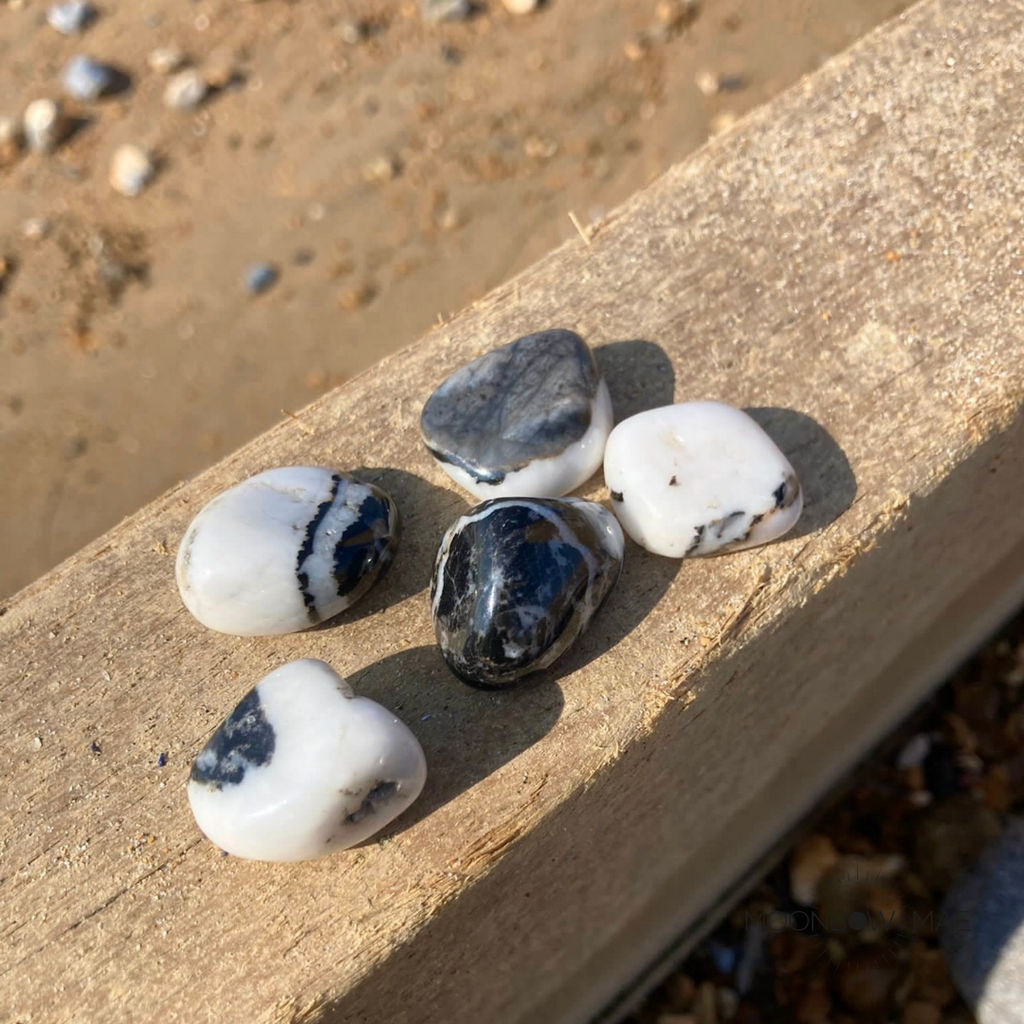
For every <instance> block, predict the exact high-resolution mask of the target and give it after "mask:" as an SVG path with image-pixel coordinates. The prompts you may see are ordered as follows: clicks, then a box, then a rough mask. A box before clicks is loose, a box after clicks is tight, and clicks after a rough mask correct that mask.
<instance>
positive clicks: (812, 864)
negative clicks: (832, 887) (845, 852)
mask: <svg viewBox="0 0 1024 1024" xmlns="http://www.w3.org/2000/svg"><path fill="white" fill-rule="evenodd" d="M838 861H839V851H838V850H837V849H836V848H835V846H834V845H833V843H832V840H831V839H829V838H828V836H821V835H810V836H805V837H804V838H803V839H801V840H800V842H799V843H797V845H796V847H795V848H794V850H793V852H792V854H790V858H789V891H790V895H791V896H792V897H793V899H794V900H795V901H796V902H797V903H799V904H800V905H801V906H803V907H809V906H811V905H812V904H813V903H814V902H815V901H816V900H817V898H818V887H819V886H820V885H821V881H822V879H823V878H824V877H825V874H826V873H827V872H828V871H830V870H831V869H832V868H833V867H835V865H836V864H837V863H838Z"/></svg>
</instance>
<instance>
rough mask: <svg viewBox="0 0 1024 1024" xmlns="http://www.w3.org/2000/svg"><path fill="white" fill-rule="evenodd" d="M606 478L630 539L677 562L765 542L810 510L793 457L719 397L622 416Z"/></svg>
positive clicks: (607, 460)
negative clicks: (627, 417)
mask: <svg viewBox="0 0 1024 1024" xmlns="http://www.w3.org/2000/svg"><path fill="white" fill-rule="evenodd" d="M604 478H605V482H606V483H607V485H608V488H609V490H610V491H611V496H612V507H613V509H614V510H615V514H616V515H617V516H618V517H619V522H621V523H622V525H623V527H624V528H625V530H626V532H627V533H628V534H629V535H630V537H632V538H633V540H635V541H636V542H637V544H640V545H641V546H642V547H645V548H647V550H648V551H653V552H654V553H655V554H657V555H667V556H669V557H670V558H683V557H686V556H689V555H712V554H719V553H722V552H725V551H739V550H740V549H742V548H750V547H754V546H756V545H758V544H765V543H767V542H768V541H770V540H775V539H776V538H777V537H781V536H782V535H783V534H784V533H786V531H787V530H790V529H792V527H793V526H794V525H795V523H796V521H797V520H798V519H799V518H800V512H801V510H802V508H803V495H802V493H801V491H800V483H799V481H798V480H797V477H796V473H795V472H794V471H793V467H792V466H791V465H790V464H789V460H788V459H787V458H786V456H785V455H783V454H782V452H781V451H779V449H778V447H777V446H776V444H775V442H774V441H773V440H772V439H771V438H770V437H769V436H768V435H767V434H766V433H765V432H764V431H763V430H762V429H761V427H760V426H758V424H757V423H756V422H755V421H754V420H753V419H751V417H750V416H748V415H747V414H746V413H745V412H742V411H741V410H739V409H734V408H733V407H732V406H730V405H724V404H722V403H721V402H681V403H680V404H678V405H667V406H664V407H662V408H660V409H649V410H648V411H647V412H641V413H638V414H637V415H636V416H631V417H630V418H629V419H627V420H623V421H622V422H621V423H620V424H619V425H618V426H617V427H616V428H615V429H614V430H613V431H612V433H611V436H610V437H609V438H608V444H607V446H606V448H605V452H604Z"/></svg>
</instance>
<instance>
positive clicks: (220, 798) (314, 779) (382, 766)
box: [188, 658, 427, 861]
mask: <svg viewBox="0 0 1024 1024" xmlns="http://www.w3.org/2000/svg"><path fill="white" fill-rule="evenodd" d="M426 777H427V764H426V759H425V758H424V756H423V749H422V748H421V747H420V744H419V741H418V740H417V739H416V737H415V736H413V734H412V733H411V732H410V731H409V728H408V727H407V726H406V725H405V723H404V722H402V721H401V720H400V719H398V718H396V717H395V716H394V715H393V714H392V713H391V712H390V711H388V709H387V708H385V707H382V706H381V705H380V704H378V703H377V702H376V701H372V700H370V699H369V698H368V697H356V696H354V695H353V693H352V688H351V687H350V686H349V684H348V683H347V682H346V681H345V680H344V679H342V678H341V676H339V675H338V674H337V673H336V672H335V671H334V670H333V669H331V667H330V666H329V665H325V664H324V663H323V662H322V661H317V660H315V659H312V658H304V659H302V660H301V661H292V662H289V663H288V664H287V665H282V666H281V668H279V669H276V670H275V671H273V672H271V673H270V674H269V675H268V676H266V677H265V678H264V679H263V680H261V681H260V682H259V683H258V684H257V685H256V687H255V688H254V689H252V690H251V691H250V692H249V693H248V694H247V695H246V697H245V698H244V699H243V700H242V702H241V703H240V704H239V705H238V707H236V708H235V710H234V711H233V712H232V713H231V715H230V716H229V717H228V718H227V719H225V721H224V722H223V723H222V724H221V726H220V728H219V729H218V730H217V732H216V733H214V735H213V737H212V738H211V739H210V742H209V743H207V745H206V746H205V747H204V748H203V749H202V750H201V751H200V752H199V754H198V755H197V756H196V759H195V762H194V763H193V766H192V775H191V778H190V780H189V784H188V800H189V804H190V805H191V807H192V813H193V814H194V815H195V819H196V823H197V824H198V825H199V827H200V828H201V829H202V830H203V832H204V833H205V834H206V836H207V837H208V838H209V839H210V840H211V841H212V842H214V843H216V844H217V846H219V847H220V848H221V849H222V850H226V851H227V852H228V853H233V854H235V856H237V857H245V858H246V859H248V860H264V861H296V860H310V859H312V858H314V857H321V856H323V855H324V854H327V853H333V852H334V851H336V850H344V849H346V848H347V847H349V846H354V845H355V844H356V843H361V842H363V841H364V840H365V839H368V838H369V837H370V836H372V835H373V834H374V833H375V832H377V831H379V830H380V829H382V828H383V827H384V826H385V825H387V824H388V822H390V821H392V820H393V819H395V818H396V817H398V815H399V814H401V813H402V812H403V811H404V810H405V809H406V808H407V807H409V805H410V804H411V803H412V802H413V801H414V800H415V799H416V797H417V796H419V794H420V791H421V790H422V789H423V784H424V782H425V781H426Z"/></svg>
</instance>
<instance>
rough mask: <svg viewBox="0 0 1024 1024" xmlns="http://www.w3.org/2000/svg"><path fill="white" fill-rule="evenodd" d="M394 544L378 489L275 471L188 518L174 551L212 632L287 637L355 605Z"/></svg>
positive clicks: (186, 589)
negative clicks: (176, 550)
mask: <svg viewBox="0 0 1024 1024" xmlns="http://www.w3.org/2000/svg"><path fill="white" fill-rule="evenodd" d="M397 544H398V509H397V507H396V505H395V503H394V502H393V501H392V499H391V498H390V497H389V496H388V495H387V494H386V493H385V492H384V491H382V490H381V489H380V488H379V487H374V486H372V485H370V484H362V483H358V482H357V481H356V480H354V479H353V478H352V477H350V476H348V475H346V474H344V473H339V472H336V471H334V470H331V469H324V468H322V467H309V466H288V467H284V468H281V469H271V470H268V471H267V472H265V473H260V474H258V475H257V476H254V477H250V479H248V480H245V481H243V482H242V483H240V484H238V485H237V486H235V487H232V488H231V489H230V490H227V491H225V492H224V493H223V494H221V495H219V496H218V497H216V498H214V499H213V501H211V502H210V503H209V504H208V505H206V507H205V508H203V509H202V510H201V511H200V512H199V514H198V515H197V516H196V517H195V519H193V520H192V523H191V525H190V526H189V528H188V530H187V531H186V532H185V536H184V538H183V539H182V541H181V546H180V548H179V549H178V559H177V567H176V568H177V578H178V590H179V591H180V593H181V599H182V601H184V602H185V607H187V608H188V610H189V611H190V612H191V613H192V614H193V615H194V616H195V617H196V618H197V619H198V620H199V621H200V622H201V623H202V624H203V625H204V626H207V627H209V628H210V629H215V630H217V631H218V632H221V633H231V634H234V635H236V636H272V635H275V634H280V633H291V632H294V631H296V630H300V629H306V628H307V627H309V626H311V625H314V624H316V623H317V622H320V621H322V620H324V619H329V618H331V617H332V616H334V615H337V614H338V613H339V612H341V611H344V610H345V609H346V608H348V607H349V606H350V605H352V604H353V603H354V602H355V601H357V600H358V599H359V598H360V597H361V596H362V595H363V594H364V593H366V591H367V590H369V588H370V587H371V586H372V584H373V582H374V580H376V578H377V577H378V576H379V575H380V573H381V571H382V570H383V568H384V567H385V566H386V565H387V564H388V563H389V562H390V561H391V559H392V558H393V557H394V552H395V549H396V547H397Z"/></svg>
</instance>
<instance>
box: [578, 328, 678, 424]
mask: <svg viewBox="0 0 1024 1024" xmlns="http://www.w3.org/2000/svg"><path fill="white" fill-rule="evenodd" d="M594 359H596V360H597V366H598V369H599V370H600V371H601V375H602V376H603V377H604V379H605V381H606V382H607V383H608V390H609V392H610V393H611V396H612V409H613V411H614V412H615V422H616V423H621V422H622V421H623V420H624V419H628V418H629V417H630V416H635V415H636V414H637V413H638V412H644V411H645V410H647V409H657V408H658V407H659V406H662V405H671V404H672V403H673V402H674V401H675V390H676V374H675V370H673V369H672V360H671V359H669V357H668V356H667V355H666V354H665V350H664V349H663V348H662V347H661V346H660V345H656V344H655V343H654V342H653V341H644V340H642V339H639V338H637V339H633V340H632V341H611V342H609V343H608V344H607V345H601V346H599V347H598V348H595V349H594Z"/></svg>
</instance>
